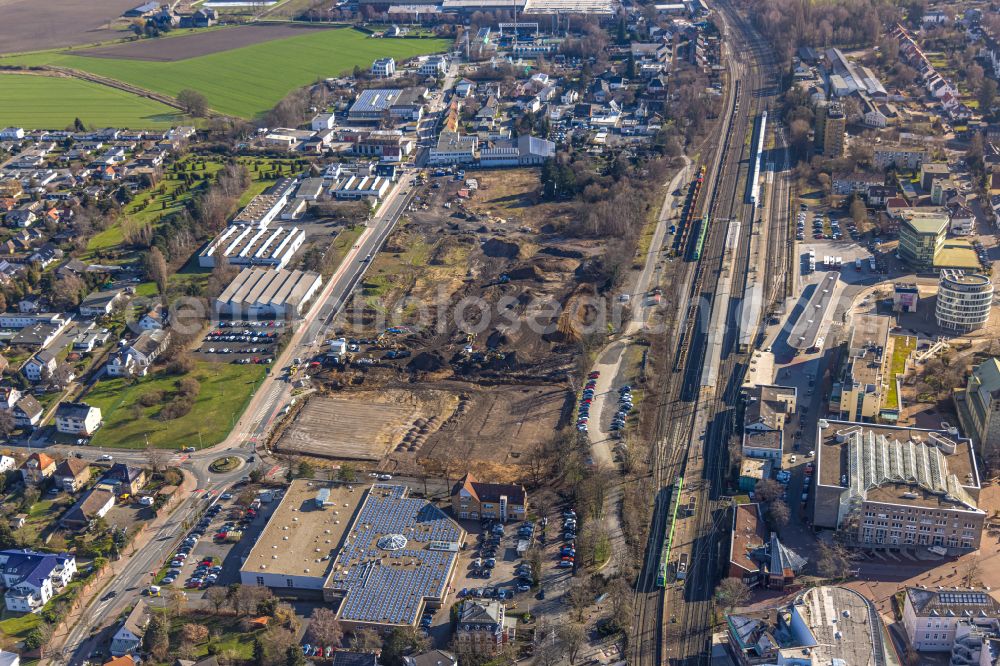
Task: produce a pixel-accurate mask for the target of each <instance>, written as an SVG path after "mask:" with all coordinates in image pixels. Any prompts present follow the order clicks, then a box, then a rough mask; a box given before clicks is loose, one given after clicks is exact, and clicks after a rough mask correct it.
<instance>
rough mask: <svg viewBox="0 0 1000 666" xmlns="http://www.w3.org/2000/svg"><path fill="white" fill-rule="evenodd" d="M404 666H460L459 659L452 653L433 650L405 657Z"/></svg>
mask: <svg viewBox="0 0 1000 666" xmlns="http://www.w3.org/2000/svg"><path fill="white" fill-rule="evenodd" d="M403 666H458V658H457V657H456V656H455V655H453V654H452V653H451V652H445V651H444V650H431V651H430V652H422V653H420V654H415V655H408V656H405V657H403Z"/></svg>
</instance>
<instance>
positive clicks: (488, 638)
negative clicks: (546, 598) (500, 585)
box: [454, 599, 517, 656]
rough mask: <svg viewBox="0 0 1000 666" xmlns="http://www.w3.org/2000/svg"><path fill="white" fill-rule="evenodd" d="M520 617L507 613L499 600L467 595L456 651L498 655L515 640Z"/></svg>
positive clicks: (456, 635) (460, 617)
mask: <svg viewBox="0 0 1000 666" xmlns="http://www.w3.org/2000/svg"><path fill="white" fill-rule="evenodd" d="M516 625H517V619H516V618H514V617H508V616H507V609H506V606H505V605H504V604H503V603H501V602H499V601H488V600H485V599H484V600H479V599H466V600H465V601H463V602H462V606H461V608H460V609H459V611H458V620H457V622H456V625H455V639H454V645H455V651H456V652H458V653H459V654H475V655H483V656H488V655H496V654H498V653H499V652H500V651H501V650H503V649H504V648H505V647H506V646H508V645H512V644H513V643H514V636H515V627H516Z"/></svg>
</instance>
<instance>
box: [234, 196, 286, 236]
mask: <svg viewBox="0 0 1000 666" xmlns="http://www.w3.org/2000/svg"><path fill="white" fill-rule="evenodd" d="M287 203H288V192H287V191H278V192H272V193H265V194H258V195H257V196H255V197H254V198H253V199H251V200H250V203H248V204H247V205H246V207H245V208H244V209H243V210H241V211H240V212H239V214H238V215H237V216H236V217H234V218H233V220H232V222H231V223H230V224H237V225H241V226H249V227H257V228H258V229H263V228H265V227H266V226H267V225H269V224H270V223H271V222H272V221H273V220H274V218H276V217H278V214H279V213H280V212H281V209H282V208H284V207H285V204H287Z"/></svg>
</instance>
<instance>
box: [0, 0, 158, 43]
mask: <svg viewBox="0 0 1000 666" xmlns="http://www.w3.org/2000/svg"><path fill="white" fill-rule="evenodd" d="M139 4H142V3H141V1H137V0H97V1H96V2H88V1H87V0H0V53H18V52H21V51H41V50H44V49H52V48H58V47H61V46H75V45H77V44H90V43H96V42H101V41H106V40H108V39H115V38H118V37H121V36H122V32H121V31H119V30H116V29H113V28H109V25H108V23H109V22H111V21H115V20H116V19H118V18H119V17H121V14H122V12H124V11H125V10H126V9H130V8H132V7H135V6H136V5H139Z"/></svg>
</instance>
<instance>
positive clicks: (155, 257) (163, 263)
mask: <svg viewBox="0 0 1000 666" xmlns="http://www.w3.org/2000/svg"><path fill="white" fill-rule="evenodd" d="M146 274H147V275H148V276H149V279H150V280H152V281H153V282H155V283H156V288H157V290H158V291H159V292H160V296H166V295H167V281H168V280H169V279H170V271H169V270H168V269H167V260H166V258H165V257H164V256H163V253H162V252H160V248H158V247H152V248H150V249H149V253H148V254H147V255H146Z"/></svg>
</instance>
